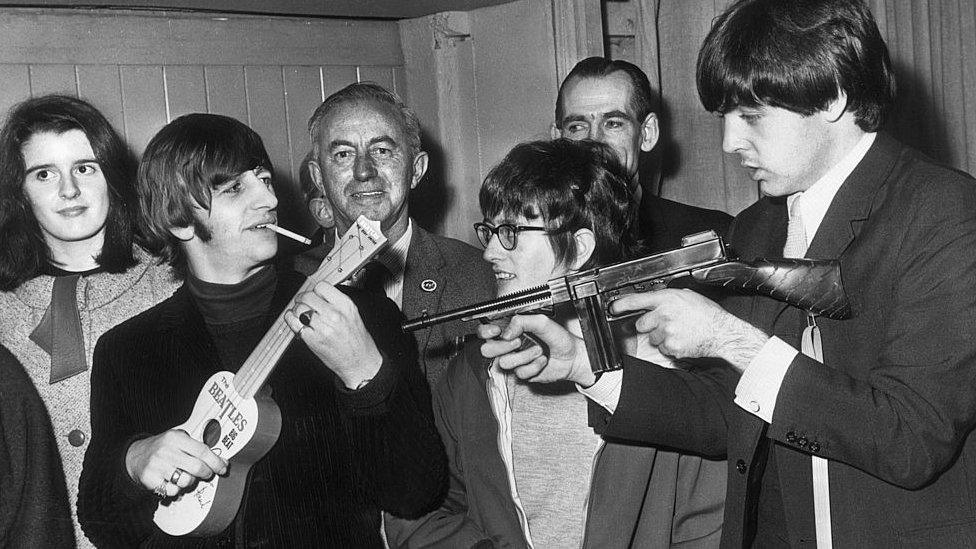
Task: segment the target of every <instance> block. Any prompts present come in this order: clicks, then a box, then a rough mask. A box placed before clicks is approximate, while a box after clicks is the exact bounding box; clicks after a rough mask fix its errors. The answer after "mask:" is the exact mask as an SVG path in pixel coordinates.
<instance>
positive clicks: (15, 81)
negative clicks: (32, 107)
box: [0, 64, 30, 120]
mask: <svg viewBox="0 0 976 549" xmlns="http://www.w3.org/2000/svg"><path fill="white" fill-rule="evenodd" d="M0 82H3V85H2V86H0V119H4V120H6V118H7V113H8V112H9V111H10V108H11V107H13V106H14V105H16V104H17V103H20V102H21V101H23V100H24V99H27V98H28V97H29V96H30V74H29V71H28V68H27V65H21V64H9V65H8V64H0Z"/></svg>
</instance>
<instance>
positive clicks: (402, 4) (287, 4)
mask: <svg viewBox="0 0 976 549" xmlns="http://www.w3.org/2000/svg"><path fill="white" fill-rule="evenodd" d="M509 1H511V0H410V1H409V2H407V1H404V0H328V1H327V2H323V1H322V0H275V1H274V2H269V1H268V0H206V2H201V0H108V1H106V0H102V1H100V2H98V3H99V4H101V5H108V6H115V7H120V8H127V9H146V8H152V9H181V10H198V9H201V6H205V9H207V10H208V11H212V12H240V13H262V14H274V15H298V16H306V15H307V16H316V17H383V18H388V19H400V18H407V17H422V16H424V15H428V14H431V13H435V12H438V11H443V10H445V9H458V10H470V9H475V8H480V7H484V6H490V5H493V4H503V3H505V2H509ZM92 3H93V2H92V0H30V1H27V2H24V1H23V0H22V1H21V4H24V5H36V6H59V7H68V6H81V7H85V8H87V7H90V6H91V5H92Z"/></svg>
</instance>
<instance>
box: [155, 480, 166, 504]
mask: <svg viewBox="0 0 976 549" xmlns="http://www.w3.org/2000/svg"><path fill="white" fill-rule="evenodd" d="M153 493H154V494H156V497H158V498H159V499H163V498H165V497H166V479H163V481H162V482H160V483H159V485H158V486H156V487H155V488H153Z"/></svg>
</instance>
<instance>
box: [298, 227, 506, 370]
mask: <svg viewBox="0 0 976 549" xmlns="http://www.w3.org/2000/svg"><path fill="white" fill-rule="evenodd" d="M327 253H328V251H327V250H323V249H322V247H321V246H320V247H317V248H314V249H312V250H309V251H307V252H305V253H304V254H302V255H301V256H298V257H297V258H296V259H295V269H296V270H298V271H299V272H301V273H304V274H306V275H308V274H311V273H312V272H314V271H315V269H316V268H317V267H318V264H319V263H320V262H321V261H322V258H324V257H325V255H326V254H327ZM494 296H495V278H494V275H492V272H491V265H489V264H488V263H487V262H486V261H485V260H484V259H482V258H481V250H478V249H476V248H474V247H473V246H469V245H468V244H465V243H464V242H461V241H460V240H455V239H453V238H447V237H444V236H439V235H436V234H433V233H429V232H427V231H425V230H424V229H423V228H422V227H421V226H420V225H418V224H417V223H416V222H414V224H413V236H412V238H411V240H410V247H409V249H408V251H407V264H406V266H405V268H404V273H403V306H402V308H401V310H402V311H403V315H404V316H405V317H406V318H408V319H412V318H416V317H418V316H421V315H423V314H424V313H427V314H436V313H440V312H444V311H449V310H451V309H457V308H459V307H464V306H465V305H471V304H474V303H478V302H480V301H485V300H487V299H491V298H492V297H494ZM475 328H476V326H474V325H472V324H465V323H462V322H461V321H454V322H447V323H444V324H440V325H437V326H433V327H431V328H426V329H424V330H421V331H419V332H416V333H415V334H414V336H415V337H416V339H417V345H418V350H419V354H420V367H421V368H422V369H423V371H424V373H426V375H427V380H428V381H429V382H430V384H431V386H433V385H434V383H435V382H436V381H437V379H438V378H439V377H440V375H441V374H442V373H443V372H444V370H445V369H447V364H448V361H449V360H450V359H451V358H452V357H454V356H455V355H457V354H458V353H459V352H460V351H461V346H462V343H463V340H464V337H465V336H466V335H467V334H473V333H474V330H475Z"/></svg>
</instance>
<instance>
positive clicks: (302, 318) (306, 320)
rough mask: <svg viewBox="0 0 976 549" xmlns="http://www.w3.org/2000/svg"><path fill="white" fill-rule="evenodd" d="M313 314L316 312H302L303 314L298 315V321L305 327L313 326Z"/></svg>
mask: <svg viewBox="0 0 976 549" xmlns="http://www.w3.org/2000/svg"><path fill="white" fill-rule="evenodd" d="M313 312H314V311H312V310H311V309H309V310H307V311H304V312H302V314H300V315H298V321H299V322H301V323H302V324H303V325H304V326H311V325H312V313H313Z"/></svg>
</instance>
